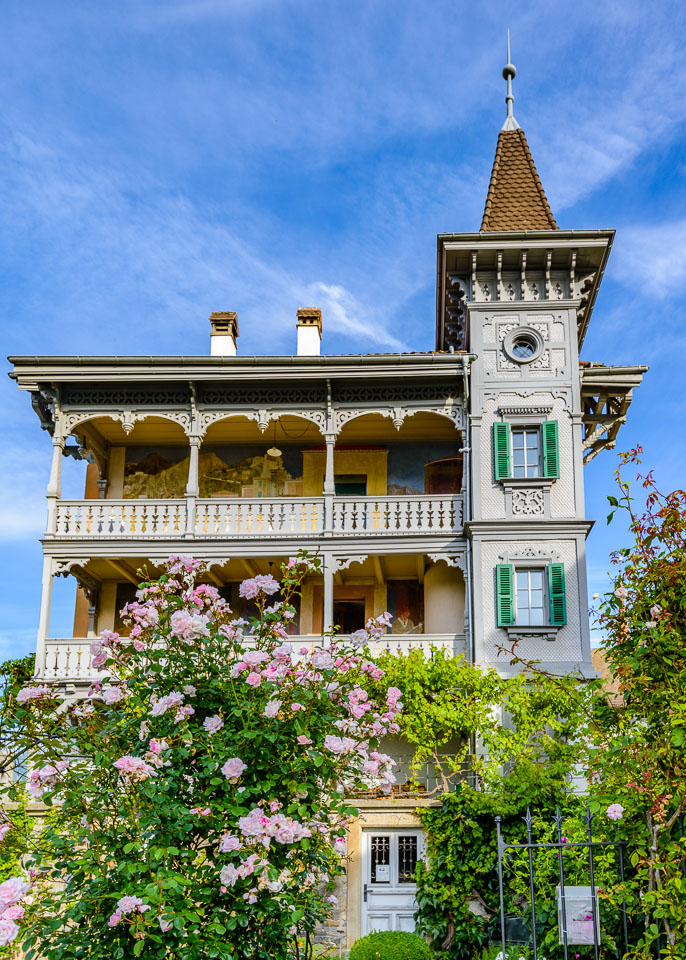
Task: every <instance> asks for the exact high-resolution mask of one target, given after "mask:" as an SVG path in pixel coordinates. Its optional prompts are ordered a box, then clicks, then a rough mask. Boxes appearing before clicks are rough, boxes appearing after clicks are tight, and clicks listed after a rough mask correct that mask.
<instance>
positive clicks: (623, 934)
mask: <svg viewBox="0 0 686 960" xmlns="http://www.w3.org/2000/svg"><path fill="white" fill-rule="evenodd" d="M522 819H523V821H524V823H525V825H526V843H508V842H507V841H506V840H505V839H504V838H503V835H502V818H501V817H496V818H495V823H496V831H497V839H498V885H499V893H500V941H501V945H502V957H503V960H505V958H506V956H507V947H508V943H510V944H512V943H518V944H526V945H527V946H529V947H531V948H532V949H533V956H534V960H539V958H540V955H539V944H538V929H537V921H536V909H537V907H536V893H537V883H536V862H535V856H534V854H535V853H537V852H538V851H543V850H553V851H557V862H558V865H559V867H558V869H559V886H558V888H557V890H558V903H557V906H558V918H559V919H558V922H559V943H560V945H561V946H562V950H563V956H564V960H569V948H570V946H572V945H574V944H580V943H588V944H590V945H592V946H593V951H594V960H600V943H601V929H600V914H599V911H598V891H597V889H596V870H595V856H596V854H597V852H598V851H599V850H601V849H608V848H615V849H616V854H617V856H616V867H617V878H618V880H619V881H620V882H621V883H622V884H624V881H625V876H624V858H625V845H624V843H623V841H616V840H594V839H593V815H592V814H591V812H590V810H588V809H587V810H586V816H585V821H586V838H585V839H584V840H582V841H580V842H570V841H569V840H567V838H566V837H563V836H562V820H563V818H562V814H561V813H560V809H559V807H558V809H557V811H556V813H555V816H554V818H553V820H552V823H553V824H554V830H553V836H554V837H556V840H554V841H553V842H546V843H536V842H534V840H533V837H532V826H533V822H534V818H533V817H532V815H531V811H530V810H527V812H526V816H525V817H523V818H522ZM573 849H576V850H580V851H583V852H585V854H586V857H587V870H588V880H589V883H588V900H589V901H590V914H587V915H586V917H585V918H584V920H583V921H573V922H574V923H576V924H577V926H579V925H580V924H581V923H585V924H586V936H587V937H588V936H590V937H591V939H582V940H579V939H578V936H579V935H581V934H580V933H579V931H574V932H572V930H571V929H570V926H571V922H570V909H569V908H571V906H572V901H571V900H570V897H569V895H568V892H569V891H571V890H572V889H574V890H575V891H576V890H578V889H581V888H578V887H576V886H575V887H571V886H570V885H569V884H568V883H566V880H565V865H564V856H563V853H564V851H569V850H573ZM508 851H512V852H521V853H523V854H524V855H525V858H526V859H527V860H528V873H529V910H530V913H531V922H530V927H529V925H528V923H527V922H526V921H525V920H524V918H516V919H517V920H518V922H519V926H518V929H515V931H514V933H513V932H512V926H513V924H512V921H513V919H514V918H512V917H508V916H507V915H506V912H505V877H504V873H505V869H506V867H507V859H508ZM685 868H686V865H685ZM583 889H584V890H585V889H586V888H585V887H584V888H583ZM515 926H516V925H515ZM589 926H590V930H589V929H588V927H589ZM619 939H620V942H622V945H623V947H624V951H623V952H624V953H627V952H628V949H629V926H628V923H627V911H626V902H625V900H624V899H623V900H622V904H621V912H620V931H619Z"/></svg>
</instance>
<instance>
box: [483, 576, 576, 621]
mask: <svg viewBox="0 0 686 960" xmlns="http://www.w3.org/2000/svg"><path fill="white" fill-rule="evenodd" d="M495 588H496V620H497V624H498V626H499V627H545V626H553V627H562V626H564V625H565V624H566V623H567V597H566V589H565V568H564V564H563V563H549V564H548V565H547V566H546V567H527V566H521V567H517V566H514V565H513V564H511V563H499V564H498V565H497V566H496V568H495ZM546 592H547V601H546V597H545V594H546Z"/></svg>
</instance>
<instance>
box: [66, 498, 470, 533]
mask: <svg viewBox="0 0 686 960" xmlns="http://www.w3.org/2000/svg"><path fill="white" fill-rule="evenodd" d="M462 506H463V501H462V497H461V496H460V495H458V494H450V495H446V496H435V495H429V494H417V495H396V496H386V497H365V496H359V497H357V496H356V497H353V496H350V497H341V496H336V497H331V498H325V497H274V498H264V499H261V498H257V499H247V498H243V497H225V498H220V497H208V498H200V499H197V500H191V499H187V498H176V499H158V500H145V499H140V500H127V499H122V500H58V501H57V504H56V510H55V519H54V524H53V529H52V530H48V536H51V535H52V536H55V537H60V538H61V537H65V538H70V539H71V538H73V539H105V540H113V539H114V540H126V539H136V540H139V539H150V540H176V539H179V538H181V537H183V538H186V539H191V540H193V539H198V540H206V539H210V540H211V539H234V538H241V537H250V538H254V537H265V538H269V537H271V538H281V537H283V538H289V537H298V538H302V537H308V536H310V537H316V536H318V535H320V534H323V533H329V534H332V535H334V536H356V537H359V536H365V535H373V536H378V535H389V536H397V535H398V534H432V533H439V534H448V535H449V534H456V533H460V532H461V531H462V525H463V509H462Z"/></svg>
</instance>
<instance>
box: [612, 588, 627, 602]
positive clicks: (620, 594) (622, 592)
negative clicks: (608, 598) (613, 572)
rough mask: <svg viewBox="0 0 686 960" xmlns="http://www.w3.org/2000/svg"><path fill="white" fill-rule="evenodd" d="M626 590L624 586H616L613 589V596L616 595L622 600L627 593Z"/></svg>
mask: <svg viewBox="0 0 686 960" xmlns="http://www.w3.org/2000/svg"><path fill="white" fill-rule="evenodd" d="M627 592H628V591H627V589H626V587H617V589H616V590H615V596H616V597H618V598H619V599H620V600H624V598H625V597H626V595H627Z"/></svg>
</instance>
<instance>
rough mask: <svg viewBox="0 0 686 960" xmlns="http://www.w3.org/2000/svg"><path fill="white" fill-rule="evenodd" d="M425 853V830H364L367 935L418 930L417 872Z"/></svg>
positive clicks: (363, 928)
mask: <svg viewBox="0 0 686 960" xmlns="http://www.w3.org/2000/svg"><path fill="white" fill-rule="evenodd" d="M421 855H422V831H421V830H374V831H371V830H370V831H365V832H364V834H363V857H364V883H363V887H362V889H363V893H362V933H363V935H364V934H365V933H371V932H372V931H374V930H408V931H412V930H414V912H415V902H414V895H415V891H416V889H417V888H416V885H415V882H414V871H415V867H416V866H417V861H418V860H419V859H420V857H421Z"/></svg>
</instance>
